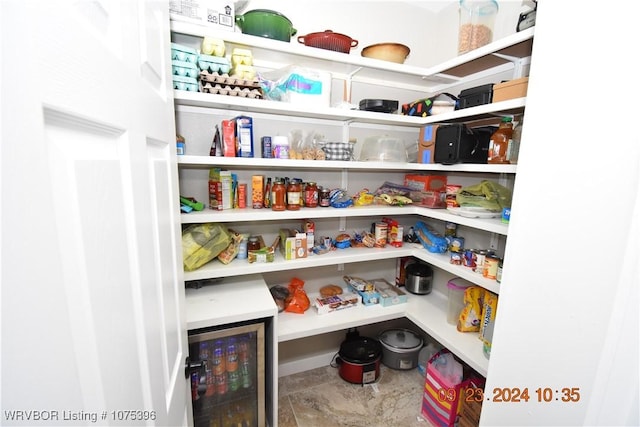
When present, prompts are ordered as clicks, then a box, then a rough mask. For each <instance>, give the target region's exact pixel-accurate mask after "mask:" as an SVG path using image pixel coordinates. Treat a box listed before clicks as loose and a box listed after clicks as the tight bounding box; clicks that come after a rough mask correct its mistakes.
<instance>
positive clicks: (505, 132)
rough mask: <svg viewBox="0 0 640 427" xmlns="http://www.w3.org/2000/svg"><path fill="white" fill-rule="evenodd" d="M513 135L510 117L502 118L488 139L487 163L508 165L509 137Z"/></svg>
mask: <svg viewBox="0 0 640 427" xmlns="http://www.w3.org/2000/svg"><path fill="white" fill-rule="evenodd" d="M512 135H513V122H512V119H511V117H503V118H502V121H501V122H500V127H498V130H496V131H495V132H494V133H493V135H491V138H490V139H489V154H488V157H487V163H494V164H495V163H498V164H508V163H509V159H508V157H507V153H508V150H509V144H511V137H512Z"/></svg>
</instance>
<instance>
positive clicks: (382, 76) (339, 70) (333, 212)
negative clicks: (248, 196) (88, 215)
mask: <svg viewBox="0 0 640 427" xmlns="http://www.w3.org/2000/svg"><path fill="white" fill-rule="evenodd" d="M171 29H172V34H173V36H174V39H175V41H176V42H181V41H182V40H186V41H191V42H193V39H194V38H200V37H203V36H212V37H216V38H221V39H223V40H225V42H226V43H227V46H228V49H229V48H233V47H242V48H249V49H251V50H252V52H253V57H254V61H255V63H256V65H257V66H262V67H265V68H271V69H277V68H281V67H282V66H284V65H288V64H292V63H295V64H297V65H301V66H307V67H310V68H314V69H319V70H327V71H330V72H331V73H332V75H333V76H334V78H336V76H337V78H344V79H348V80H350V81H352V82H355V81H357V82H363V83H367V84H377V85H380V86H387V87H398V88H403V89H412V90H416V91H420V92H431V93H436V92H440V91H444V90H446V89H447V88H449V87H451V86H455V85H459V84H461V83H464V82H465V81H468V80H473V79H474V78H476V77H477V76H481V75H491V74H492V73H496V74H497V73H503V72H504V71H508V70H510V69H514V70H515V69H516V66H515V64H516V63H517V62H518V61H520V60H522V59H523V58H526V57H528V56H530V55H531V46H532V41H533V28H532V29H529V30H526V31H523V32H520V33H516V34H513V35H512V36H509V37H506V38H504V39H502V40H498V41H496V42H494V43H492V44H490V45H487V46H484V47H482V48H479V49H476V50H474V51H471V52H469V53H467V54H464V55H461V56H459V57H457V58H454V59H452V60H450V61H447V62H445V63H443V64H440V65H438V66H435V67H430V68H417V67H409V66H405V65H402V64H395V63H390V62H385V61H378V60H374V59H369V58H363V57H360V56H356V55H345V54H342V53H337V52H331V51H326V50H322V49H315V48H310V47H307V46H302V45H296V44H293V43H291V44H289V43H283V42H278V41H274V40H269V39H264V38H260V37H253V36H247V35H244V34H240V33H225V32H215V30H212V29H210V28H205V27H200V26H194V25H190V24H186V23H183V22H172V23H171ZM174 102H175V105H176V112H177V114H180V109H181V108H188V109H190V110H189V111H190V112H191V111H192V110H195V111H198V110H199V109H213V110H233V111H241V112H247V113H248V114H251V113H261V114H266V115H278V116H293V117H301V118H308V119H324V120H330V121H335V122H338V123H340V124H341V125H342V126H349V125H350V124H351V123H359V124H364V125H367V124H371V125H390V126H401V127H408V128H415V129H417V128H419V127H421V126H424V125H426V124H430V123H441V122H447V123H452V122H474V121H478V120H483V119H486V118H495V117H496V116H497V115H503V114H522V113H523V112H524V109H525V105H526V99H525V98H518V99H511V100H508V101H503V102H498V103H493V104H487V105H481V106H477V107H473V108H467V109H464V110H458V111H453V112H451V113H447V114H441V115H437V116H431V117H425V118H421V117H407V116H402V115H399V114H384V113H374V112H367V111H358V110H347V109H339V108H329V107H327V108H308V107H304V106H299V105H292V104H288V103H281V102H274V101H268V100H256V99H247V98H238V97H229V96H223V95H212V94H206V93H194V92H185V91H174ZM178 166H179V168H181V169H208V168H211V167H222V168H230V169H238V170H245V171H251V170H254V169H259V170H269V171H274V172H276V171H278V172H279V171H289V170H290V171H296V170H311V171H316V170H317V171H336V172H340V173H346V174H349V173H352V174H358V173H367V172H381V173H385V172H429V171H434V172H438V173H440V172H442V173H460V174H475V173H477V174H481V175H483V176H484V175H486V174H495V175H496V176H503V175H505V174H506V175H513V174H515V173H516V172H517V166H516V165H477V164H456V165H440V164H416V163H380V162H339V161H305V160H278V159H262V158H251V159H248V158H228V157H208V156H192V155H186V156H179V160H178ZM203 185H204V183H203ZM392 215H393V216H394V217H397V216H407V215H408V216H415V217H416V218H429V219H434V220H438V221H450V222H455V223H457V224H460V225H464V226H466V227H470V228H473V229H475V230H479V231H481V232H486V233H487V234H488V235H491V234H495V235H499V236H507V234H508V226H507V225H506V224H503V223H501V222H500V220H499V219H476V218H465V217H461V216H458V215H454V214H452V213H450V212H448V211H447V210H445V209H429V208H424V207H419V206H404V207H382V206H367V207H351V208H346V209H335V208H314V209H309V208H303V209H301V210H299V211H284V212H273V211H271V210H268V209H251V208H248V209H234V210H227V211H211V210H205V211H201V212H192V213H189V214H183V215H182V222H183V224H192V223H204V222H221V223H228V224H234V223H269V222H278V221H287V220H301V219H304V218H311V219H326V218H329V219H335V220H336V221H340V220H341V219H343V218H365V217H372V218H377V217H380V216H392ZM269 243H270V242H267V244H269ZM403 256H413V257H416V258H419V259H421V260H423V261H425V262H427V263H429V264H431V265H432V266H434V267H435V268H438V269H441V270H444V271H446V272H449V273H451V274H454V275H456V276H459V277H462V278H464V279H466V280H469V281H471V282H473V283H475V284H477V285H479V286H482V287H484V288H485V289H488V290H489V291H491V292H494V293H499V290H500V289H499V284H498V283H497V282H496V281H494V280H488V279H485V278H483V277H482V276H481V275H478V274H476V273H473V272H472V271H471V270H470V269H468V268H465V267H462V266H456V265H452V264H450V261H449V255H448V254H433V253H429V252H428V251H426V250H425V249H424V248H423V247H422V246H420V245H417V244H405V245H404V246H403V247H401V248H393V247H387V248H377V249H369V248H349V249H344V250H337V251H332V252H330V253H327V254H324V255H313V256H309V257H308V258H305V259H300V260H293V261H286V260H284V259H282V257H281V256H280V254H279V253H276V259H275V261H274V262H273V263H253V264H250V263H249V262H248V261H246V260H234V261H233V262H231V263H230V264H228V265H223V264H222V263H220V262H218V261H216V260H214V261H212V262H210V263H209V264H207V265H205V266H203V267H201V268H200V269H198V270H196V271H191V272H185V280H187V281H191V280H203V279H212V278H229V279H227V280H231V281H232V283H233V285H230V286H227V285H225V287H219V286H222V285H214V286H210V287H208V288H207V290H203V289H199V290H196V291H193V290H189V291H188V292H187V299H186V301H187V307H186V309H187V317H188V319H189V325H190V327H191V326H202V325H204V324H211V322H215V323H218V324H219V323H220V322H224V321H226V320H229V321H234V320H236V319H237V318H238V316H240V317H242V316H244V315H246V316H253V315H254V314H253V310H254V309H253V308H252V306H251V305H249V306H248V308H247V309H246V310H244V311H243V314H239V313H236V312H234V313H227V312H226V311H225V310H222V311H220V312H218V314H216V315H213V314H211V315H208V314H207V313H208V312H209V311H208V310H209V309H208V308H207V307H208V305H209V303H208V302H207V298H210V299H212V300H215V301H218V302H219V301H222V300H223V299H227V298H228V299H229V300H232V299H236V298H237V297H238V296H240V297H242V295H243V292H246V291H247V289H249V288H250V289H254V290H255V289H263V291H261V294H264V291H267V293H268V289H267V284H266V283H265V282H264V280H262V279H260V277H261V276H260V275H261V274H262V273H271V272H279V271H287V270H301V269H310V268H316V267H323V266H330V265H338V264H350V263H360V262H372V261H374V262H375V261H376V260H385V259H394V258H398V257H403ZM245 282H246V283H250V285H249V284H247V285H243V286H238V285H239V284H240V283H245ZM263 297H264V295H263ZM263 302H265V301H263ZM265 303H266V302H265ZM272 304H273V306H272V307H271V309H269V308H264V307H262V308H260V310H258V309H256V312H258V311H259V312H260V313H263V312H264V313H268V312H270V310H272V309H274V308H275V303H273V302H272ZM267 305H268V304H267ZM446 306H447V302H446V298H445V297H444V295H443V294H441V293H439V292H432V293H431V294H429V295H421V296H418V295H409V301H408V303H406V304H400V305H397V306H391V307H382V306H373V307H364V306H363V307H358V308H355V309H349V310H345V311H343V312H339V313H332V314H330V315H317V314H316V313H315V312H314V310H309V311H308V312H306V313H305V314H304V315H299V314H291V313H280V314H278V315H277V316H276V318H277V322H276V323H277V331H276V333H277V340H278V341H279V342H284V341H290V340H295V339H299V338H305V337H309V336H314V335H318V334H324V333H328V332H332V331H337V330H342V329H346V328H349V327H354V326H361V325H366V324H370V323H374V322H380V321H385V320H391V319H397V318H401V317H406V318H408V319H409V320H411V321H412V322H414V323H415V324H416V325H417V326H418V327H420V328H421V329H423V330H424V331H425V332H426V333H428V334H429V335H431V336H432V337H433V338H435V339H436V340H438V341H439V342H440V343H442V344H443V345H445V346H446V347H448V348H449V349H450V350H451V351H452V352H453V353H455V354H456V355H457V356H458V357H460V358H461V359H462V360H464V361H465V362H466V363H467V364H469V365H470V366H471V367H473V368H474V369H476V370H477V371H478V372H479V373H481V374H483V375H486V374H487V369H488V360H487V359H486V358H485V357H484V355H483V354H482V345H481V344H480V342H479V340H478V337H477V334H474V333H460V332H458V331H457V330H456V328H455V326H452V325H449V324H447V323H446V320H445V319H446V313H445V311H446ZM207 316H212V317H213V319H212V318H207Z"/></svg>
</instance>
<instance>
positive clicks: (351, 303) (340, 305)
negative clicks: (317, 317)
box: [313, 293, 361, 314]
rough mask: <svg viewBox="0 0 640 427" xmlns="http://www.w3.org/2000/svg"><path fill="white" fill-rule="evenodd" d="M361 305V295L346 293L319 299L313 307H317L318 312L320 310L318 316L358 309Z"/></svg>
mask: <svg viewBox="0 0 640 427" xmlns="http://www.w3.org/2000/svg"><path fill="white" fill-rule="evenodd" d="M360 303H361V298H360V295H358V294H355V293H344V294H341V295H335V296H332V297H327V298H322V297H318V298H316V299H315V301H314V304H313V305H314V306H315V307H316V310H318V314H327V313H333V312H336V311H341V310H346V309H349V308H354V307H358V306H359V305H360Z"/></svg>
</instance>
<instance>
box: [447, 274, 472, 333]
mask: <svg viewBox="0 0 640 427" xmlns="http://www.w3.org/2000/svg"><path fill="white" fill-rule="evenodd" d="M469 286H473V283H471V282H469V281H467V280H464V279H462V278H460V277H456V278H453V279H451V280H449V282H447V290H448V295H449V304H448V307H447V323H449V324H451V325H455V324H457V323H458V318H459V317H460V312H461V311H462V309H463V308H464V291H465V290H466V289H467V288H468V287H469Z"/></svg>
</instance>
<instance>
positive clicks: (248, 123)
mask: <svg viewBox="0 0 640 427" xmlns="http://www.w3.org/2000/svg"><path fill="white" fill-rule="evenodd" d="M234 120H235V122H236V147H237V152H236V155H237V156H238V157H253V153H254V151H253V119H252V118H251V117H247V116H238V117H236V118H235V119H234Z"/></svg>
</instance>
